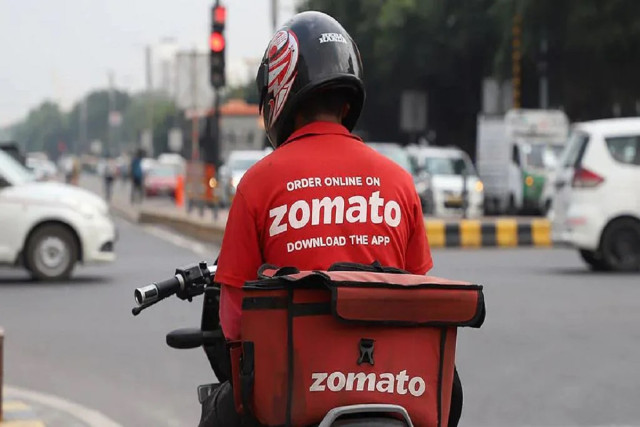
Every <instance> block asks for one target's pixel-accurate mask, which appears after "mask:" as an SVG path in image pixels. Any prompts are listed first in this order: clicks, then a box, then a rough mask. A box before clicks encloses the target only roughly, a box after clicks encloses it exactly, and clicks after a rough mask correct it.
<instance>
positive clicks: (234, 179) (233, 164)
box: [217, 148, 273, 206]
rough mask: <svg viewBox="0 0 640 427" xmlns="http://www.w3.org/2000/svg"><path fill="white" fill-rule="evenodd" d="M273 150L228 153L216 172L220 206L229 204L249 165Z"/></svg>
mask: <svg viewBox="0 0 640 427" xmlns="http://www.w3.org/2000/svg"><path fill="white" fill-rule="evenodd" d="M271 151H273V150H272V149H270V148H267V149H264V150H235V151H232V152H231V153H229V158H228V159H227V162H226V163H225V164H224V165H222V166H221V167H220V172H219V174H218V183H219V185H218V190H217V192H218V197H219V200H220V204H221V205H222V206H229V205H231V202H232V201H233V197H234V196H235V194H236V189H237V188H238V184H239V183H240V180H241V179H242V176H243V175H244V174H245V172H247V171H248V170H249V168H250V167H251V166H253V165H254V164H256V163H257V162H258V161H259V160H260V159H262V158H263V157H265V156H266V155H267V154H269V153H270V152H271Z"/></svg>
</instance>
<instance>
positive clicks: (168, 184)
mask: <svg viewBox="0 0 640 427" xmlns="http://www.w3.org/2000/svg"><path fill="white" fill-rule="evenodd" d="M177 182H178V171H177V170H176V168H175V167H173V166H168V165H155V166H153V167H152V168H151V169H150V170H149V172H147V174H146V175H145V177H144V192H145V195H146V196H147V197H149V196H171V197H175V194H176V186H177Z"/></svg>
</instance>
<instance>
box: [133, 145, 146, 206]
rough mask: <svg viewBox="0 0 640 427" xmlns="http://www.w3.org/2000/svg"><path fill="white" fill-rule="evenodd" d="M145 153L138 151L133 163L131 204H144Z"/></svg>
mask: <svg viewBox="0 0 640 427" xmlns="http://www.w3.org/2000/svg"><path fill="white" fill-rule="evenodd" d="M143 158H144V151H143V150H142V149H138V150H137V151H136V154H135V155H134V157H133V160H132V161H131V203H132V204H134V203H142V199H143V197H144V188H143V186H144V171H143V169H142V159H143Z"/></svg>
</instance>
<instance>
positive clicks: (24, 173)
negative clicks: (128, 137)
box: [0, 150, 35, 185]
mask: <svg viewBox="0 0 640 427" xmlns="http://www.w3.org/2000/svg"><path fill="white" fill-rule="evenodd" d="M0 175H2V177H3V178H4V179H5V180H6V181H7V182H9V183H10V184H11V185H20V184H24V183H27V182H31V181H35V176H34V175H33V174H32V173H31V172H30V171H29V169H27V168H26V167H24V166H22V165H21V164H20V163H19V162H18V161H16V160H15V159H14V158H13V157H11V156H10V155H9V154H7V153H5V152H4V151H3V150H0Z"/></svg>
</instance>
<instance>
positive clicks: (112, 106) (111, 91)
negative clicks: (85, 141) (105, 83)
mask: <svg viewBox="0 0 640 427" xmlns="http://www.w3.org/2000/svg"><path fill="white" fill-rule="evenodd" d="M115 108H116V98H115V93H114V75H113V70H109V117H108V118H107V123H108V126H107V147H106V155H107V157H110V156H111V153H112V145H113V141H114V139H115V138H114V130H113V127H114V126H113V123H112V122H113V115H114V112H115ZM102 151H103V153H104V151H105V150H102Z"/></svg>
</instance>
